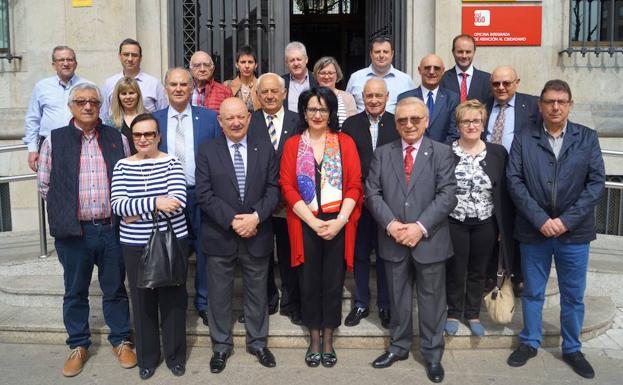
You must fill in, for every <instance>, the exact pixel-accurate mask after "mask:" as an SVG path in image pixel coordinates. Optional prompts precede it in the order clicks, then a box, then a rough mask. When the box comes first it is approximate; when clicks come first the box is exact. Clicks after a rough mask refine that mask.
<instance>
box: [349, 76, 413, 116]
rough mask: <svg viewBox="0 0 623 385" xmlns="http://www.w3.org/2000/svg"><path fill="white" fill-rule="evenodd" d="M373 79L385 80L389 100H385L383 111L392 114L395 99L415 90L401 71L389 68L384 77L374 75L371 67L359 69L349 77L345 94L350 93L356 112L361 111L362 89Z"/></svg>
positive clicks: (394, 108)
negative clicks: (353, 99) (355, 105)
mask: <svg viewBox="0 0 623 385" xmlns="http://www.w3.org/2000/svg"><path fill="white" fill-rule="evenodd" d="M373 77H376V78H380V79H383V80H385V84H386V85H387V90H388V91H389V98H388V99H387V105H386V106H385V111H389V112H391V113H392V114H393V113H394V111H395V110H396V99H398V95H400V94H401V93H403V92H405V91H409V90H411V89H413V88H415V84H414V83H413V80H411V77H410V76H409V75H407V74H406V73H404V72H402V71H398V70H397V69H395V68H394V66H391V67H390V69H389V72H388V73H387V74H385V75H384V76H378V75H376V74H375V73H374V69H373V68H372V65H370V66H369V67H366V68H363V69H360V70H359V71H357V72H355V73H353V74H352V75H351V76H350V79H348V85H347V86H346V92H350V93H351V94H353V97H354V98H355V103H357V112H361V111H363V108H364V106H363V87H364V86H365V85H366V82H367V81H368V79H370V78H373Z"/></svg>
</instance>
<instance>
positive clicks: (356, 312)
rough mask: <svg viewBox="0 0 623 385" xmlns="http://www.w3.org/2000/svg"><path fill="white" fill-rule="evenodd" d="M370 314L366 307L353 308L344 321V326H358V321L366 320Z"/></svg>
mask: <svg viewBox="0 0 623 385" xmlns="http://www.w3.org/2000/svg"><path fill="white" fill-rule="evenodd" d="M368 314H370V311H369V310H368V307H354V308H353V309H352V310H351V311H350V313H348V315H347V316H346V319H345V320H344V325H346V326H355V325H359V321H361V320H362V319H363V318H366V317H367V316H368Z"/></svg>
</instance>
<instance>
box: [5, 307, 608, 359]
mask: <svg viewBox="0 0 623 385" xmlns="http://www.w3.org/2000/svg"><path fill="white" fill-rule="evenodd" d="M585 303H586V315H585V321H584V328H583V330H582V336H581V337H582V339H583V340H587V339H590V338H593V337H595V336H597V335H599V334H601V333H603V332H604V331H605V330H607V329H608V328H609V327H610V325H611V323H612V320H613V318H614V315H615V312H616V307H615V306H614V303H613V302H612V300H611V299H610V298H609V297H586V299H585ZM559 314H560V309H559V308H558V307H552V308H549V309H545V310H544V312H543V327H544V335H545V338H544V342H543V346H546V347H547V346H549V347H552V346H558V345H559V344H560V329H559ZM342 316H343V318H344V317H345V316H346V312H344V313H343V315H342ZM414 317H417V310H416V309H414ZM481 321H482V323H483V326H484V327H485V329H486V330H487V335H486V336H485V337H482V338H476V337H472V336H471V335H470V333H469V329H468V328H467V326H465V325H461V326H460V328H459V333H458V335H456V336H452V337H446V346H447V348H449V349H466V348H508V347H511V346H513V345H516V343H517V339H516V336H517V334H518V333H519V331H520V330H521V327H522V314H521V307H517V308H516V311H515V315H514V317H513V321H512V323H511V324H509V325H497V324H494V323H493V322H492V321H491V320H490V319H489V317H487V316H486V314H483V315H482V319H481ZM89 323H90V325H91V332H92V334H93V342H94V343H100V344H103V343H106V335H107V333H108V328H107V327H106V325H105V323H104V320H103V315H102V313H101V311H99V310H95V311H92V312H91V315H90V318H89ZM413 324H414V334H415V337H414V343H415V344H417V343H418V338H417V334H418V330H417V322H416V321H415V319H414V323H413ZM233 332H234V344H235V346H236V347H237V348H239V349H244V346H245V345H244V338H245V331H244V325H243V324H240V323H238V322H234V324H233ZM66 337H67V336H66V332H65V328H64V326H63V322H62V308H60V307H53V308H50V307H27V306H12V305H7V304H0V341H1V342H12V343H53V344H64V341H65V339H66ZM187 338H188V341H189V343H190V344H191V345H193V346H209V345H210V338H209V332H208V328H207V327H206V326H204V325H203V324H202V323H201V321H200V320H199V319H198V318H197V316H196V315H195V314H193V313H189V315H188V317H187ZM388 340H389V331H388V330H386V329H384V328H382V327H381V326H380V320H379V319H378V315H377V313H372V314H371V315H370V316H369V317H368V318H366V319H364V320H362V322H361V323H360V324H359V325H357V326H355V327H345V326H341V327H340V328H338V330H337V331H336V340H335V344H336V347H338V348H366V349H372V348H373V349H383V348H384V347H386V346H387V343H388ZM268 344H269V346H270V347H296V348H301V349H304V348H305V347H307V344H308V340H307V331H306V329H305V328H304V327H301V326H296V325H293V324H292V323H290V322H289V320H288V319H287V318H286V317H284V316H280V315H278V314H275V315H272V316H270V327H269V342H268Z"/></svg>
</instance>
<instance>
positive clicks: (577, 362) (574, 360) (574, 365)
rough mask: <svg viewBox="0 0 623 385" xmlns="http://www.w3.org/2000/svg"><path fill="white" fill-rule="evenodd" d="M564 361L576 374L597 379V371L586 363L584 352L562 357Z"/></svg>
mask: <svg viewBox="0 0 623 385" xmlns="http://www.w3.org/2000/svg"><path fill="white" fill-rule="evenodd" d="M562 360H563V361H565V362H566V363H567V364H568V365H569V366H571V369H573V371H574V372H576V373H577V374H579V375H580V376H582V377H584V378H593V377H595V370H593V367H592V366H591V364H590V363H589V362H588V361H586V358H584V354H582V352H579V351H578V352H573V353H567V354H563V355H562Z"/></svg>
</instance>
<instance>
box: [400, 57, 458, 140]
mask: <svg viewBox="0 0 623 385" xmlns="http://www.w3.org/2000/svg"><path fill="white" fill-rule="evenodd" d="M443 69H444V67H443V61H442V60H441V58H440V57H439V56H437V55H435V54H429V55H426V56H424V58H422V61H421V62H420V65H419V66H418V71H419V73H420V76H421V77H422V85H421V86H420V87H418V88H415V89H413V90H409V91H406V92H403V93H401V94H400V95H398V101H400V100H401V99H404V98H407V97H409V96H415V97H416V98H419V99H421V100H423V101H424V102H425V103H426V106H427V108H428V116H430V119H429V122H428V127H427V129H426V136H427V137H429V138H431V139H432V140H435V141H437V142H441V143H448V144H449V143H452V142H454V141H455V140H456V139H458V137H459V133H458V130H457V129H456V118H455V116H454V110H455V108H456V106H457V105H458V104H459V95H457V94H456V93H454V92H453V91H450V90H447V89H445V88H441V87H439V83H440V82H441V76H442V74H443Z"/></svg>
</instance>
